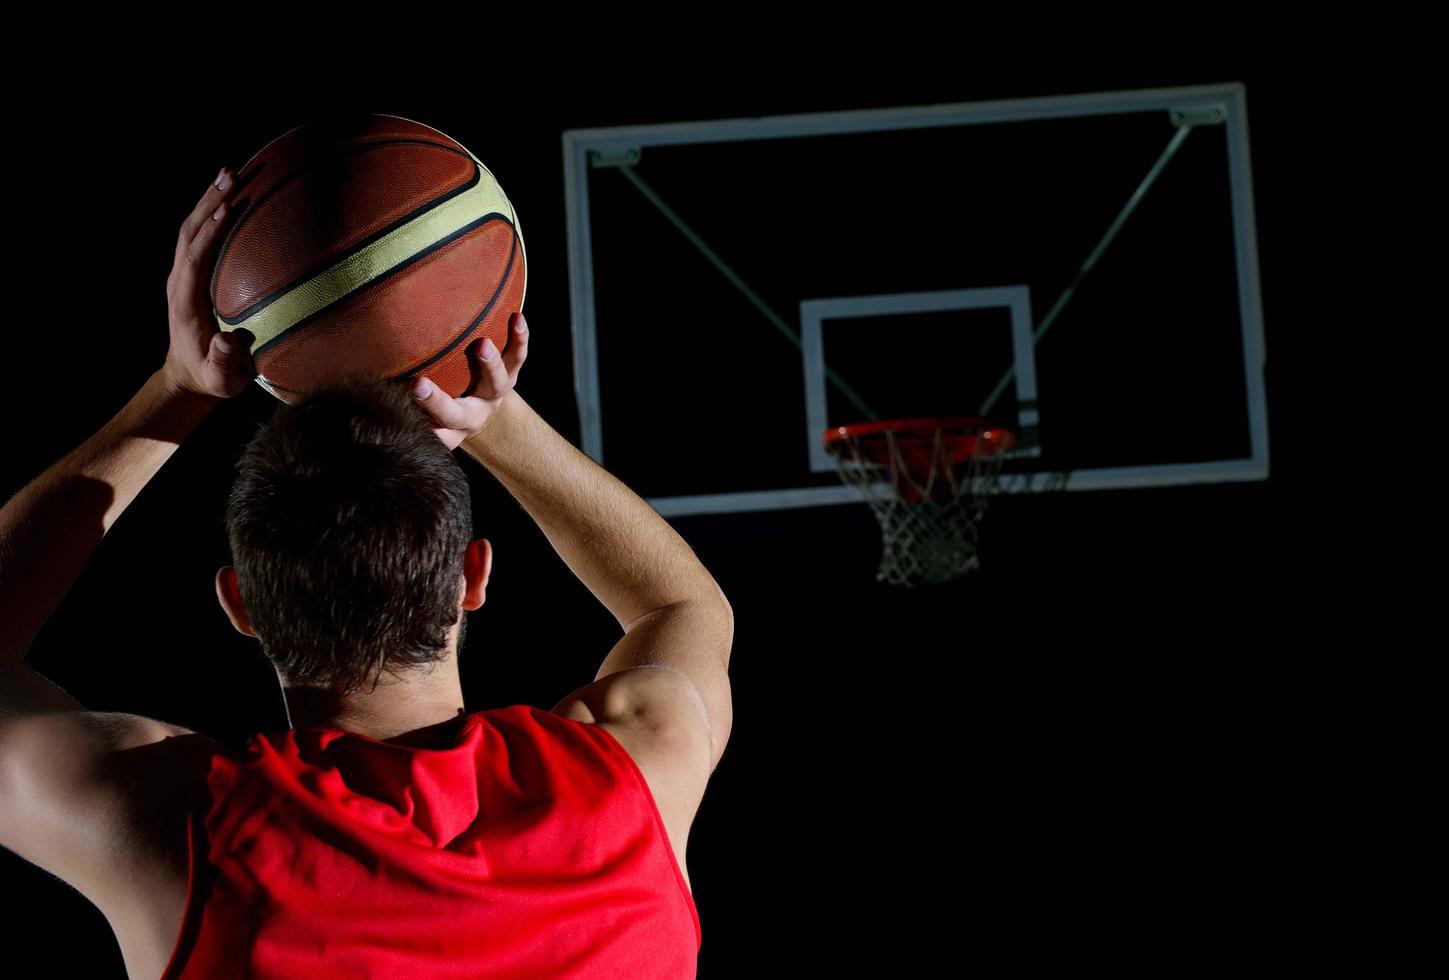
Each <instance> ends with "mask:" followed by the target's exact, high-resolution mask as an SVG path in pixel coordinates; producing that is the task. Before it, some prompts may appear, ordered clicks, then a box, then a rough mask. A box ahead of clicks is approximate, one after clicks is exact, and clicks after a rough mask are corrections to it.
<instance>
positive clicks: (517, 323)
mask: <svg viewBox="0 0 1449 980" xmlns="http://www.w3.org/2000/svg"><path fill="white" fill-rule="evenodd" d="M527 357H528V321H527V320H525V319H524V318H523V312H522V311H521V310H520V311H519V312H517V313H515V314H513V333H512V335H511V336H510V337H509V338H508V347H507V348H506V349H505V350H504V351H503V364H504V366H505V367H506V368H507V370H508V376H509V377H510V378H513V379H514V380H517V378H518V369H519V368H520V367H522V366H523V362H524V360H525V359H526V358H527Z"/></svg>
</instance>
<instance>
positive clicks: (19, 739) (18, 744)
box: [0, 711, 221, 911]
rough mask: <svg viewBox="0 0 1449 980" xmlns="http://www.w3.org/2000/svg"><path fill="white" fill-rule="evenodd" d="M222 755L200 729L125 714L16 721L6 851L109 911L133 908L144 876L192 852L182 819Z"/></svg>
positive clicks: (66, 714)
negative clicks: (132, 894)
mask: <svg viewBox="0 0 1449 980" xmlns="http://www.w3.org/2000/svg"><path fill="white" fill-rule="evenodd" d="M219 748H221V746H220V744H219V743H217V742H215V741H213V740H212V739H209V738H207V737H205V736H203V735H200V734H198V733H196V732H194V731H191V730H190V729H187V728H183V727H181V726H179V725H173V724H170V723H167V722H162V721H157V720H155V719H152V718H146V717H143V716H140V715H131V714H125V713H122V712H111V711H52V712H41V713H36V714H31V715H26V716H23V717H20V718H12V719H8V720H7V721H6V723H5V724H4V726H3V728H0V844H3V845H4V846H5V847H7V848H9V849H10V850H12V851H14V852H15V853H16V854H18V855H20V856H21V857H22V858H24V859H25V860H27V861H29V862H31V863H32V864H35V865H37V866H39V867H41V868H44V869H45V870H46V871H49V872H50V873H51V874H54V875H55V876H56V877H58V878H60V879H61V880H63V881H65V882H66V883H67V884H69V885H71V886H72V887H74V888H75V889H76V890H77V891H79V892H81V894H83V895H85V896H86V898H88V899H90V900H91V902H92V903H94V904H95V905H97V906H98V907H100V908H101V909H102V910H103V911H105V910H106V909H107V908H108V907H112V906H114V905H115V904H117V903H118V902H122V901H125V900H126V898H127V897H128V896H127V895H125V894H123V893H124V892H127V891H130V890H131V883H133V882H134V881H135V880H136V876H137V875H138V873H144V872H146V871H148V870H150V871H152V872H154V870H155V869H156V867H157V861H158V859H160V860H161V861H162V862H163V863H165V862H169V860H170V858H169V856H170V855H173V854H175V853H180V852H184V847H185V826H184V824H183V823H182V822H181V821H180V819H179V817H180V816H181V815H182V814H184V812H185V808H186V806H187V805H188V804H190V803H191V802H193V801H194V799H195V798H196V794H197V793H198V792H199V791H200V790H201V789H202V788H203V787H204V785H205V778H206V773H207V771H208V769H209V765H210V761H209V760H210V758H211V756H212V754H213V753H214V752H215V751H216V750H218V749H219ZM173 816H174V817H177V819H171V818H172V817H173ZM178 843H179V848H178Z"/></svg>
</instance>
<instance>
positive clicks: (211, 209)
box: [176, 167, 237, 257]
mask: <svg viewBox="0 0 1449 980" xmlns="http://www.w3.org/2000/svg"><path fill="white" fill-rule="evenodd" d="M236 186H237V181H236V175H235V174H233V173H232V172H231V168H229V167H222V168H221V172H220V173H218V174H217V175H216V180H214V181H212V184H211V186H210V187H208V188H207V189H206V193H205V194H203V195H201V200H199V201H197V202H196V207H194V208H192V209H191V213H190V214H189V215H187V216H186V220H185V221H183V222H182V223H181V233H180V235H178V236H177V239H176V254H177V256H178V257H179V256H180V254H181V250H182V249H184V248H186V247H187V246H189V245H190V244H191V242H192V241H193V240H194V239H195V238H196V236H197V235H198V234H199V233H200V232H201V230H202V229H203V228H205V227H206V226H207V224H208V223H210V224H213V225H214V224H216V223H217V221H218V220H220V219H217V220H213V219H212V215H213V214H215V213H216V209H217V207H218V206H219V205H221V204H222V203H223V202H225V201H226V200H227V199H228V198H229V197H231V196H232V193H233V192H234V191H235V190H236ZM223 217H225V215H224V214H223Z"/></svg>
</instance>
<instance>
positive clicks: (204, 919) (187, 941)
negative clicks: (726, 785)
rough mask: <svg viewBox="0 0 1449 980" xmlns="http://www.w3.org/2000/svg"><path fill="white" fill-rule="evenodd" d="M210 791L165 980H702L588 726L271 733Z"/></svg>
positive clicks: (509, 717) (638, 804) (684, 927)
mask: <svg viewBox="0 0 1449 980" xmlns="http://www.w3.org/2000/svg"><path fill="white" fill-rule="evenodd" d="M207 790H208V792H207V793H206V794H205V797H204V799H205V802H204V804H201V805H199V806H198V807H196V808H194V809H193V810H192V811H191V813H190V814H189V818H188V827H187V830H188V843H189V847H188V850H189V862H190V863H189V872H188V879H187V899H186V912H185V915H184V917H183V919H182V923H181V930H180V934H179V936H178V938H177V944H176V947H175V949H174V951H173V952H172V955H171V960H170V962H169V963H168V964H167V966H166V969H165V971H164V972H163V973H162V980H191V978H200V977H205V978H207V980H228V978H233V977H235V978H242V977H246V978H287V980H299V978H300V980H332V978H339V980H340V978H344V977H345V978H347V980H363V978H370V977H387V978H389V980H397V978H431V977H439V978H444V977H446V978H460V980H461V978H464V977H468V978H475V977H490V978H497V980H504V978H525V977H526V978H529V980H540V978H548V977H559V978H564V977H569V978H581V977H591V978H594V977H629V978H641V977H667V978H669V980H679V978H691V977H694V976H695V967H696V961H697V957H698V952H699V948H700V945H701V942H702V940H703V935H702V933H701V930H700V925H699V912H698V910H697V909H696V908H695V905H694V900H693V898H692V896H691V895H690V893H689V889H688V887H687V886H686V884H685V881H684V875H683V873H682V872H681V870H680V868H679V863H678V862H677V861H676V860H675V857H674V852H673V850H672V849H671V848H670V845H669V840H668V836H667V833H666V831H665V827H664V821H663V819H662V818H661V816H660V814H659V809H658V807H657V806H656V805H655V802H654V798H653V796H652V795H651V794H650V791H649V786H648V784H647V783H646V782H645V781H644V777H643V774H642V773H641V772H640V771H639V768H638V766H637V765H635V763H634V760H633V759H632V758H631V757H630V756H629V753H628V752H627V751H625V749H624V747H623V746H622V745H620V744H619V742H618V740H617V739H615V738H614V736H613V735H612V734H610V733H609V731H608V730H607V729H604V728H601V727H599V726H597V725H592V724H586V723H583V722H578V721H573V720H570V719H568V718H563V717H561V716H559V715H556V714H553V713H552V712H549V711H544V710H542V709H540V708H535V707H532V706H530V705H514V706H512V707H507V708H494V709H491V710H488V711H479V712H474V713H472V714H470V715H468V716H467V717H466V720H465V722H464V724H463V726H462V728H461V729H460V730H459V732H458V734H457V736H456V739H455V744H454V745H453V746H451V747H449V748H446V749H423V748H409V747H406V746H401V745H394V744H391V743H388V742H379V741H375V740H373V739H370V738H367V737H366V736H362V735H356V734H352V733H349V732H342V731H336V730H333V729H327V728H301V729H288V730H285V731H280V732H263V733H258V734H256V735H253V736H252V737H251V738H250V739H249V740H248V742H247V744H246V747H245V749H244V750H243V751H242V752H239V753H238V752H235V751H232V750H228V749H221V750H218V751H216V752H214V753H213V755H212V758H211V769H210V773H209V775H208V777H207Z"/></svg>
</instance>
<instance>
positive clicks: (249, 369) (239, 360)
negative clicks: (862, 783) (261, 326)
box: [207, 328, 256, 378]
mask: <svg viewBox="0 0 1449 980" xmlns="http://www.w3.org/2000/svg"><path fill="white" fill-rule="evenodd" d="M254 339H255V338H254V337H253V336H252V333H251V331H250V330H246V329H244V328H238V329H236V330H218V331H217V332H216V333H215V334H213V335H212V338H211V350H210V351H209V352H208V353H207V359H208V360H210V361H211V362H212V363H214V364H216V365H217V367H219V368H221V370H222V373H223V374H228V375H244V376H246V377H247V378H251V377H252V376H253V375H255V373H256V371H255V365H254V364H253V363H252V355H251V344H252V341H253V340H254Z"/></svg>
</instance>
